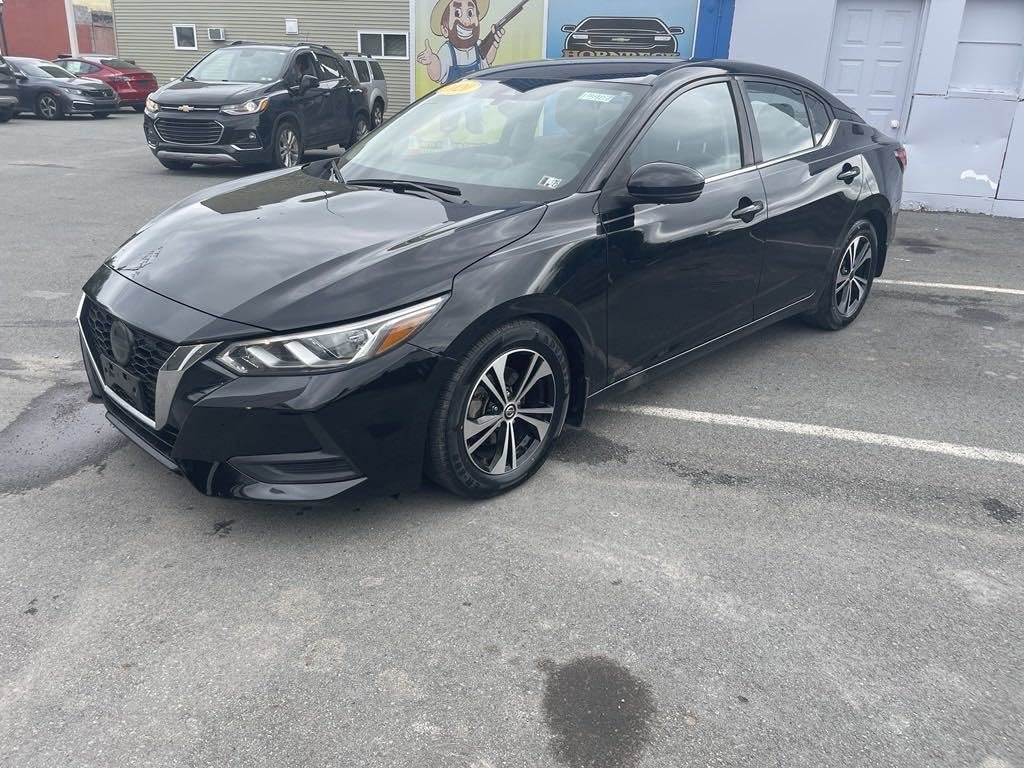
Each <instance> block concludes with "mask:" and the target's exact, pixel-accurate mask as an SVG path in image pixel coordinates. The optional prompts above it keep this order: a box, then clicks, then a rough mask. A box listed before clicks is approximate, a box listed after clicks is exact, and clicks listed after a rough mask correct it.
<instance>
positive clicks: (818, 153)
mask: <svg viewBox="0 0 1024 768" xmlns="http://www.w3.org/2000/svg"><path fill="white" fill-rule="evenodd" d="M742 84H743V91H744V95H745V104H746V107H747V111H748V113H749V120H750V126H751V132H752V136H753V139H754V152H755V155H756V157H757V160H758V163H759V166H758V167H759V168H760V171H761V178H762V179H763V181H764V189H765V193H766V195H767V197H768V219H767V221H765V222H764V224H763V225H762V226H761V227H760V228H759V232H760V234H761V236H762V237H763V239H764V243H765V251H764V268H763V269H762V271H761V279H760V281H759V285H758V290H757V298H756V299H755V301H754V317H755V319H759V318H762V317H765V316H766V315H770V314H772V313H773V312H776V311H778V310H781V309H784V308H786V307H788V306H790V305H792V304H795V303H797V302H799V301H802V300H803V299H806V298H808V297H810V296H811V295H813V294H815V293H816V292H818V291H819V290H820V289H821V287H822V285H823V284H824V281H825V279H826V274H827V272H828V267H829V264H830V261H831V258H832V253H833V251H834V250H835V248H836V247H838V245H839V240H840V239H841V238H842V236H843V235H844V234H845V232H846V229H847V227H848V226H849V223H850V218H851V216H852V215H853V212H854V209H855V208H856V207H857V201H858V200H859V199H860V195H861V189H862V187H863V179H864V175H863V157H862V156H861V155H860V147H861V146H862V144H863V142H853V141H850V140H849V139H850V138H851V136H850V134H851V131H852V126H851V124H850V123H839V122H838V121H836V120H834V119H833V117H834V116H833V114H832V112H831V111H830V109H829V108H828V106H827V105H826V104H824V102H822V101H821V100H820V99H818V98H817V97H816V96H814V95H813V94H812V93H809V92H805V91H804V89H802V88H799V87H797V86H795V85H793V84H791V83H787V82H784V81H778V80H763V79H760V78H757V79H754V78H744V79H742Z"/></svg>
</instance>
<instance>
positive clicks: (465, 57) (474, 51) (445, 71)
mask: <svg viewBox="0 0 1024 768" xmlns="http://www.w3.org/2000/svg"><path fill="white" fill-rule="evenodd" d="M527 2H528V0H520V2H519V3H518V4H517V5H516V6H515V7H513V8H512V10H511V11H509V12H508V13H507V14H505V15H504V16H502V17H501V18H500V19H499V20H498V21H497V22H496V23H495V24H493V25H491V29H490V31H489V32H488V33H487V35H486V36H485V37H484V38H483V39H482V40H481V39H480V22H481V20H482V19H483V18H484V17H485V16H486V15H487V10H488V8H489V7H490V0H437V2H436V3H435V4H434V8H433V10H432V11H431V12H430V31H431V32H433V33H434V34H435V35H438V36H439V37H443V38H446V40H445V42H443V43H442V44H441V45H440V46H439V47H438V49H437V50H436V51H435V50H434V49H433V48H432V47H431V45H430V40H429V39H427V40H425V41H424V46H423V50H422V51H420V52H419V54H418V55H417V56H416V61H418V62H419V63H420V64H422V65H423V66H424V67H426V68H427V76H428V77H429V78H430V79H431V80H433V81H434V82H435V83H440V84H441V85H445V84H446V83H450V82H452V81H454V80H458V79H459V78H460V77H463V76H465V75H469V74H472V73H473V72H478V71H479V70H481V69H487V67H488V66H490V65H491V64H493V63H494V58H495V56H497V55H498V46H499V45H500V44H501V38H502V37H504V36H505V25H506V24H508V22H509V21H511V20H512V19H513V18H514V17H515V16H516V15H518V13H519V12H520V11H522V9H523V7H524V6H525V5H526V3H527Z"/></svg>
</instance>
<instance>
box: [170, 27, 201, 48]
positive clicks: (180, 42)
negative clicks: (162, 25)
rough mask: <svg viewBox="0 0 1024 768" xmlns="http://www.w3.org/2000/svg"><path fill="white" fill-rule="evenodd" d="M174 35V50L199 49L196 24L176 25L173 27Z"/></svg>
mask: <svg viewBox="0 0 1024 768" xmlns="http://www.w3.org/2000/svg"><path fill="white" fill-rule="evenodd" d="M172 31H173V33H174V49H175V50H177V51H195V50H198V49H199V46H198V45H197V44H196V25H195V24H175V25H174V26H173V27H172Z"/></svg>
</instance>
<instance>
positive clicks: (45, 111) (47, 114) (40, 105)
mask: <svg viewBox="0 0 1024 768" xmlns="http://www.w3.org/2000/svg"><path fill="white" fill-rule="evenodd" d="M36 116H37V117H39V118H41V119H43V120H60V119H61V118H62V117H64V107H62V106H61V103H60V100H59V99H58V98H57V97H56V96H54V95H53V94H52V93H44V94H43V95H41V96H40V97H39V98H38V99H36Z"/></svg>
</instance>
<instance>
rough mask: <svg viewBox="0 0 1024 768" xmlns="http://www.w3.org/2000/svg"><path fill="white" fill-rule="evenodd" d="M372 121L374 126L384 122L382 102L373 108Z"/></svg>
mask: <svg viewBox="0 0 1024 768" xmlns="http://www.w3.org/2000/svg"><path fill="white" fill-rule="evenodd" d="M372 122H373V127H374V128H376V127H377V126H379V125H380V124H381V123H383V122H384V107H382V106H381V105H380V104H378V105H377V106H376V107H374V108H373V118H372Z"/></svg>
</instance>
